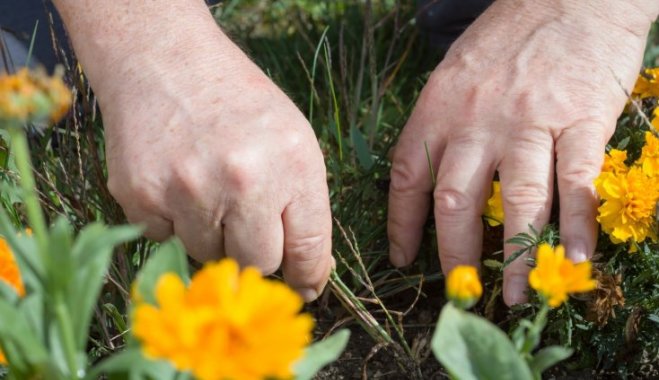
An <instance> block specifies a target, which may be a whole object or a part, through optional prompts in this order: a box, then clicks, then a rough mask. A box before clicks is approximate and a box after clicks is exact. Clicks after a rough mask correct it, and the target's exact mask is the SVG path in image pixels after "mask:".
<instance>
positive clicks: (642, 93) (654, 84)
mask: <svg viewBox="0 0 659 380" xmlns="http://www.w3.org/2000/svg"><path fill="white" fill-rule="evenodd" d="M632 97H635V98H639V99H645V98H656V97H659V67H655V68H651V69H645V70H643V72H642V73H641V74H639V76H638V79H637V80H636V84H635V85H634V90H633V91H632Z"/></svg>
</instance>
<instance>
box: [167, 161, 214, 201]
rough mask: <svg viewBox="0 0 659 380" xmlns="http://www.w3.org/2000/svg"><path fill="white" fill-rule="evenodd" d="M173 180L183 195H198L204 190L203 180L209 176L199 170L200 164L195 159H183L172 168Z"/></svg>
mask: <svg viewBox="0 0 659 380" xmlns="http://www.w3.org/2000/svg"><path fill="white" fill-rule="evenodd" d="M171 170H172V181H173V183H174V184H175V187H176V188H177V189H179V190H181V191H182V193H183V195H188V196H193V197H195V196H197V195H199V194H201V193H202V192H203V190H204V187H203V181H204V180H205V178H206V177H207V176H206V175H205V173H202V172H200V171H199V165H198V163H197V162H196V160H194V159H183V160H181V161H180V162H179V163H178V164H177V165H174V166H173V167H172V168H171Z"/></svg>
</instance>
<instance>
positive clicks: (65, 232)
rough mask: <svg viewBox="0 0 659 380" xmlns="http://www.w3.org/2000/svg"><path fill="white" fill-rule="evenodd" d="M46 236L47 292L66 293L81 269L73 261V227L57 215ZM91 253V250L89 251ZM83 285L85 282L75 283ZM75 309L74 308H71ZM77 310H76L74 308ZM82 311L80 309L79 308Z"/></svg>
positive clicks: (78, 285)
mask: <svg viewBox="0 0 659 380" xmlns="http://www.w3.org/2000/svg"><path fill="white" fill-rule="evenodd" d="M49 235H50V236H49V237H48V254H47V255H46V257H47V258H48V260H47V263H46V271H47V276H48V280H49V281H48V292H49V293H50V294H53V293H59V292H62V293H59V294H66V288H67V287H68V286H69V284H70V283H71V282H72V281H71V280H72V279H73V278H74V277H75V273H76V272H79V271H80V270H81V269H83V268H80V267H77V265H76V263H74V262H73V257H72V255H71V246H72V245H73V228H72V227H71V225H70V224H69V222H68V221H67V220H66V219H65V218H64V217H59V218H57V220H56V221H55V223H54V224H53V226H52V228H51V229H50V234H49ZM89 253H90V254H93V252H89ZM75 286H77V287H84V286H86V284H75ZM71 310H76V309H71ZM76 311H77V310H76ZM81 311H82V310H81Z"/></svg>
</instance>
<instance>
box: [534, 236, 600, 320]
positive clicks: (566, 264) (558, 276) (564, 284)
mask: <svg viewBox="0 0 659 380" xmlns="http://www.w3.org/2000/svg"><path fill="white" fill-rule="evenodd" d="M529 285H531V287H532V288H533V289H535V290H536V291H537V292H538V293H540V294H541V295H542V297H544V299H545V300H546V302H547V304H548V305H549V306H551V307H558V306H560V305H561V304H562V303H563V302H565V300H567V296H568V294H570V293H580V292H588V291H591V290H593V289H595V287H596V286H597V281H595V280H593V279H592V278H591V263H590V261H585V262H583V263H579V264H574V263H572V261H570V260H569V259H566V258H565V250H564V249H563V247H562V246H560V245H559V246H558V247H556V249H553V248H552V247H551V246H550V245H549V244H541V245H540V246H539V247H538V252H537V254H536V266H535V268H534V269H533V270H532V271H531V273H530V274H529Z"/></svg>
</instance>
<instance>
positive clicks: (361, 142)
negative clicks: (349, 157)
mask: <svg viewBox="0 0 659 380" xmlns="http://www.w3.org/2000/svg"><path fill="white" fill-rule="evenodd" d="M350 135H351V137H352V145H353V146H354V148H355V152H357V160H359V165H360V166H361V167H362V168H364V169H366V170H369V169H370V168H371V167H373V157H371V149H370V148H369V147H368V143H367V142H366V139H365V138H364V136H363V135H362V133H361V131H360V130H359V129H357V127H355V126H354V125H353V126H352V128H350Z"/></svg>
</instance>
